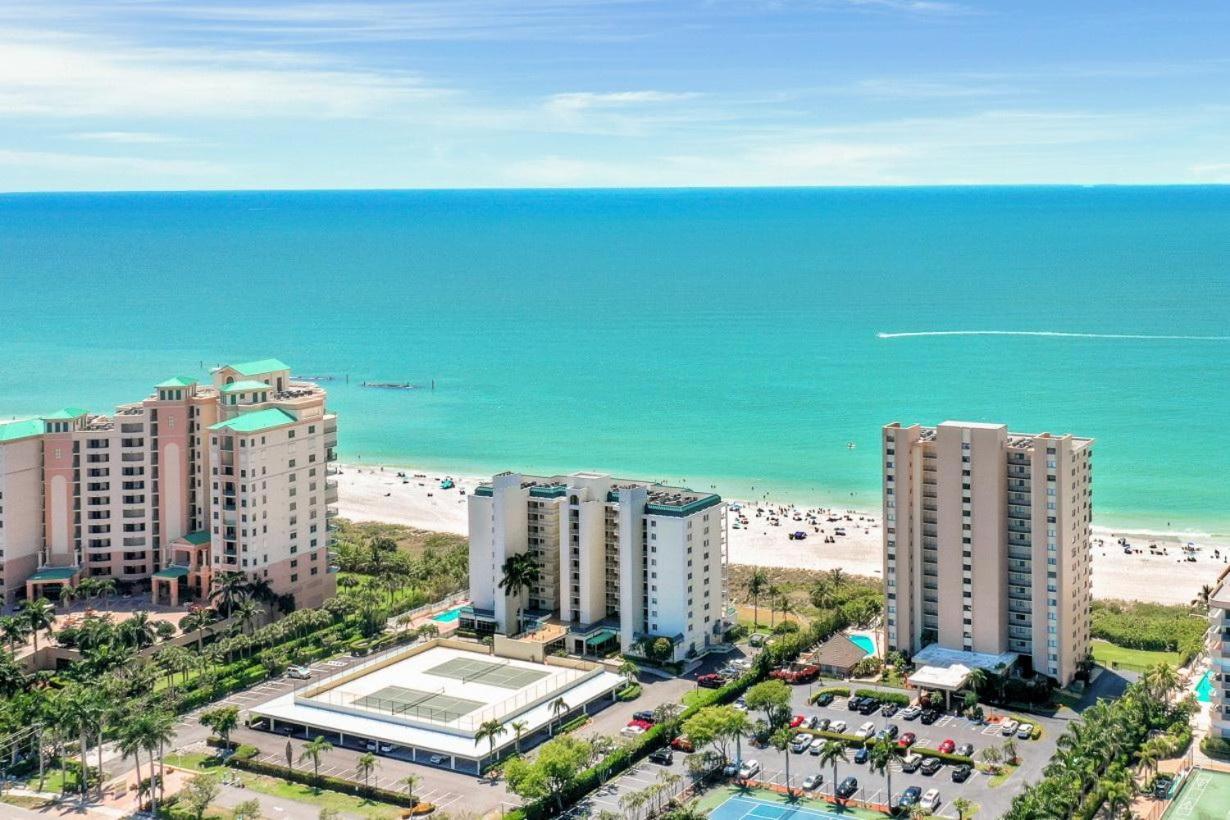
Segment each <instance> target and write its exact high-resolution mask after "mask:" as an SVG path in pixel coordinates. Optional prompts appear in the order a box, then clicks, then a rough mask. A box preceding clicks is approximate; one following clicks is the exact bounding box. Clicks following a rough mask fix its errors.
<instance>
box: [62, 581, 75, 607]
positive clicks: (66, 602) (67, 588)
mask: <svg viewBox="0 0 1230 820" xmlns="http://www.w3.org/2000/svg"><path fill="white" fill-rule="evenodd" d="M59 597H60V606H62V607H64V611H65V612H68V611H70V610H71V609H72V608H73V599H74V598H76V597H77V593H76V592H74V591H73V586H72V584H61V585H60V596H59Z"/></svg>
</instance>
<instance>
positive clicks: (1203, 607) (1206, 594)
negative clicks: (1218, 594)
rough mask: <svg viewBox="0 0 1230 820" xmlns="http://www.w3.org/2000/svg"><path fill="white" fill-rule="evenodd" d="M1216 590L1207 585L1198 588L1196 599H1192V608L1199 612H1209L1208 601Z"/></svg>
mask: <svg viewBox="0 0 1230 820" xmlns="http://www.w3.org/2000/svg"><path fill="white" fill-rule="evenodd" d="M1215 591H1216V590H1215V589H1214V588H1213V587H1212V586H1210V585H1209V584H1205V585H1204V586H1202V587H1200V591H1199V592H1197V593H1196V597H1195V598H1193V599H1192V607H1193V608H1195V609H1196V610H1197V611H1199V612H1208V611H1209V599H1210V598H1212V597H1213V593H1214V592H1215Z"/></svg>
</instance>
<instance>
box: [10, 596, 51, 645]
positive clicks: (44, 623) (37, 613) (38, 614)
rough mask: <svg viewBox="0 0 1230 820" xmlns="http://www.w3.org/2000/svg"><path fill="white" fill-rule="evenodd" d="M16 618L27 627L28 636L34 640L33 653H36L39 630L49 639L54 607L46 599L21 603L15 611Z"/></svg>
mask: <svg viewBox="0 0 1230 820" xmlns="http://www.w3.org/2000/svg"><path fill="white" fill-rule="evenodd" d="M17 617H19V618H21V619H23V620H24V621H25V623H26V626H27V627H29V632H28V634H29V635H30V636H31V637H33V638H34V651H35V653H37V652H38V633H39V630H46V631H47V637H48V638H51V627H52V625H53V624H55V622H56V611H55V607H53V606H52V605H51V602H50V601H48V600H47V599H46V598H35V599H34V600H33V601H23V602H22V604H21V608H20V609H19V610H18V611H17Z"/></svg>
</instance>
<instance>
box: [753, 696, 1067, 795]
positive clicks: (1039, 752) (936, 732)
mask: <svg viewBox="0 0 1230 820" xmlns="http://www.w3.org/2000/svg"><path fill="white" fill-rule="evenodd" d="M808 692H809V687H807V686H796V687H794V688H793V695H794V698H793V701H792V706H793V709H794V714H796V715H803V716H804V717H805V718H810V717H811V716H812V715H819V716H820V717H825V718H828V719H830V720H842V721H845V722H846V724H847V729H846V732H847V733H849V732H854V731H856V730H857V729H858V728H859V726H861V725H862V724H863V723H865V722H868V721H872V722H874V723H875V725H876V728H877V730H879V729H882V728H884V727H885V726H886V725H888V724H890V723H892V724H895V725H896V726H897V728H898V729H899V731H900V732H901V733H903V734H904V733H905V732H914V733H915V734H916V735H917V740H916V741H915V745H916V746H920V747H925V748H929V749H934V748H936V747H937V746H938V745H939V744H940V743H941V742H943V741H944V740H947V739H951V740H953V741H954V742H955V743H956V744H957V745H961V744H964V743H969V744H972V745H973V747H974V755H973V757H974V759H975V760H976V761H978V762H981V756H980V755H981V752H982V750H983V749H986V748H988V747H990V746H1000V745H1002V744H1003V742H1004V740H1006V739H1007V738H1006V737H1005V736H1004V735H1003V734H1002V733H1001V730H1000V727H999V725H998V724H990V725H981V724H977V723H974V722H973V721H970V720H968V719H966V718H963V717H957V716H955V715H950V714H945V715H941V716H940V717H939V718H938V719H937V720H936V721H935V722H934V723H932V724H931V725H929V726H927V725H923V724H922V722H921V721H920V720H918V719H914V720H912V721H906V720H902V719H900V718H899V717H896V716H894V717H892V718H886V717H884V716H882V715H881V714H880V713H879V711H876V712H875V713H873V714H871V715H867V716H864V715H862V714H859V713H858V712H852V711H850V710H849V709H848V708H847V699H846V698H838V699H836V700H834V701H833V703H832V704H831V705H830V706H827V707H821V706H809V705H807V699H808ZM1028 719H1029V721H1030V722H1032V723H1034V724H1036V725H1040V726H1042V732H1043V733H1042V737H1041V738H1040V739H1038V740H1017V739H1014V742H1015V743H1016V747H1017V753H1018V755H1019V756H1020V760H1021V766H1020V768H1019V769H1018V770H1017V771H1016V772H1014V773H1013V774H1012V776H1011V777H1010V778H1008V779H1007V780H1005V781H1004V782H1003V783H1002V784H1001V785H999V786H997V787H994V788H992V787H991V785H990V776H988V775H986V774H984V773H982V772H979V771H976V770H975V771H974V772H972V773H971V774H970V777H969V779H968V780H966V781H965V782H964V783H954V782H953V780H952V776H951V775H952V769H953V766H952V765H951V764H944V766H943V767H941V768H940V770H939V771H938V772H936V773H935V774H933V775H925V774H923V773H922V772H921V771H915V772H913V773H908V774H907V773H906V772H904V771H902V769H901V766H900V764H897V765H896V766H895V767H894V768H893V771H892V775H891V781H892V793H891V795H890V794H889V792H888V786H887V784H886V781H885V777H884V775H882V774H880V773H879V772H872V771H871V770H870V768H869V767H868V766H867V764H866V763H863V764H858V763H855V762H854V750H853V749H851V750H849V753H848V754H849V757H850V762H848V763H842V762H840V761H839V762H838V764H837V782H838V783H840V782H841V781H842V780H844V779H845V778H846V777H848V776H853V777H855V778H857V779H858V784H859V791H858V792H857V793H856V794H855V795H854V798H855V799H857V800H862V801H866V802H871V803H887V802H889V797H891V796H894V795H898V794H900V793H901V792H903V791H904V790H905V789H906V788H908V787H910V786H918V787H919V788H920V789H922V791H923V792H926V791H927V789H930V788H935V789H938V790H939V792H940V800H941V805H940V812H939V813H941V814H949V815H951V814H954V812H953V811H952V809H951V806H950V803H951V801H952V800H954V799H955V798H957V797H964V798H965V799H967V800H970V801H972V802H974V803H977V804H979V805H980V806H981V807H982V808H981V811H980V812H979V813H980V814H981V815H982V816H987V817H999V816H1000V815H1002V814H1003V813H1004V812H1005V811H1006V810H1007V808H1008V805H1009V803H1011V802H1012V797H1013V796H1014V795H1015V793H1016V792H1017V791H1018V790H1019V789H1020V788H1021V786H1023V785H1024V784H1025V783H1027V782H1029V781H1031V780H1036V779H1038V778H1039V777H1040V776H1041V772H1042V768H1043V767H1044V766H1045V765H1046V763H1047V761H1048V760H1049V759H1050V757H1051V756H1052V755H1053V754H1054V753H1055V740H1056V738H1057V737H1058V736H1059V734H1060V733H1061V732H1062V730H1063V727H1064V725H1065V722H1064V721H1063V720H1057V719H1054V718H1043V717H1034V716H1032V715H1031V716H1029V718H1028ZM787 755H789V757H790V784H791V786H792V787H793V788H796V789H797V788H801V787H802V784H803V780H804V778H805V777H807V776H808V775H810V774H815V773H819V774H820V775H821V776H822V778H823V780H822V782H821V785H820V787H819V788H818V789H817V790H815V791H814V792H812V794H814V795H816V796H824V795H832V793H833V787H834V783H833V767H832V765H831V764H830V765H828V766H825V767H824V768H823V769H822V768H821V767H820V764H819V759H818V758H817V757H815V756H813V755H811V754H810V753H808V752H803V753H794V752H791V751H789V750H786V751H784V752H779V751H778V750H777V749H774V748H772V747H771V746H770V747H768V748H751V747H749V746H748V745H745V746H744V749H743V757H744V759H745V760H750V759H754V760H757V761H758V762H759V763H760V764H761V767H762V768H761V772H760V774H759V775H757V776H756V778H755V779H756V780H757V781H758V782H764V783H769V784H773V785H780V786H784V785H785V783H786V771H785V770H786V762H785V758H786V756H787Z"/></svg>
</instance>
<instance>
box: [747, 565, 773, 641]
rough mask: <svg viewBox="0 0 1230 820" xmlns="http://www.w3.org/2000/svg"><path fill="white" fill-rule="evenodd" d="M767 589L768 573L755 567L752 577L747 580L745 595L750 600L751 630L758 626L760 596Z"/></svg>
mask: <svg viewBox="0 0 1230 820" xmlns="http://www.w3.org/2000/svg"><path fill="white" fill-rule="evenodd" d="M768 589H769V573H767V572H765V571H764V569H763V568H760V567H757V568H756V570H755V571H753V572H752V577H750V578H748V579H747V594H748V597H750V598H751V599H752V623H753V629H754V628H755V627H757V626H759V625H760V596H761V595H764V594H765V592H767V591H768Z"/></svg>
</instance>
